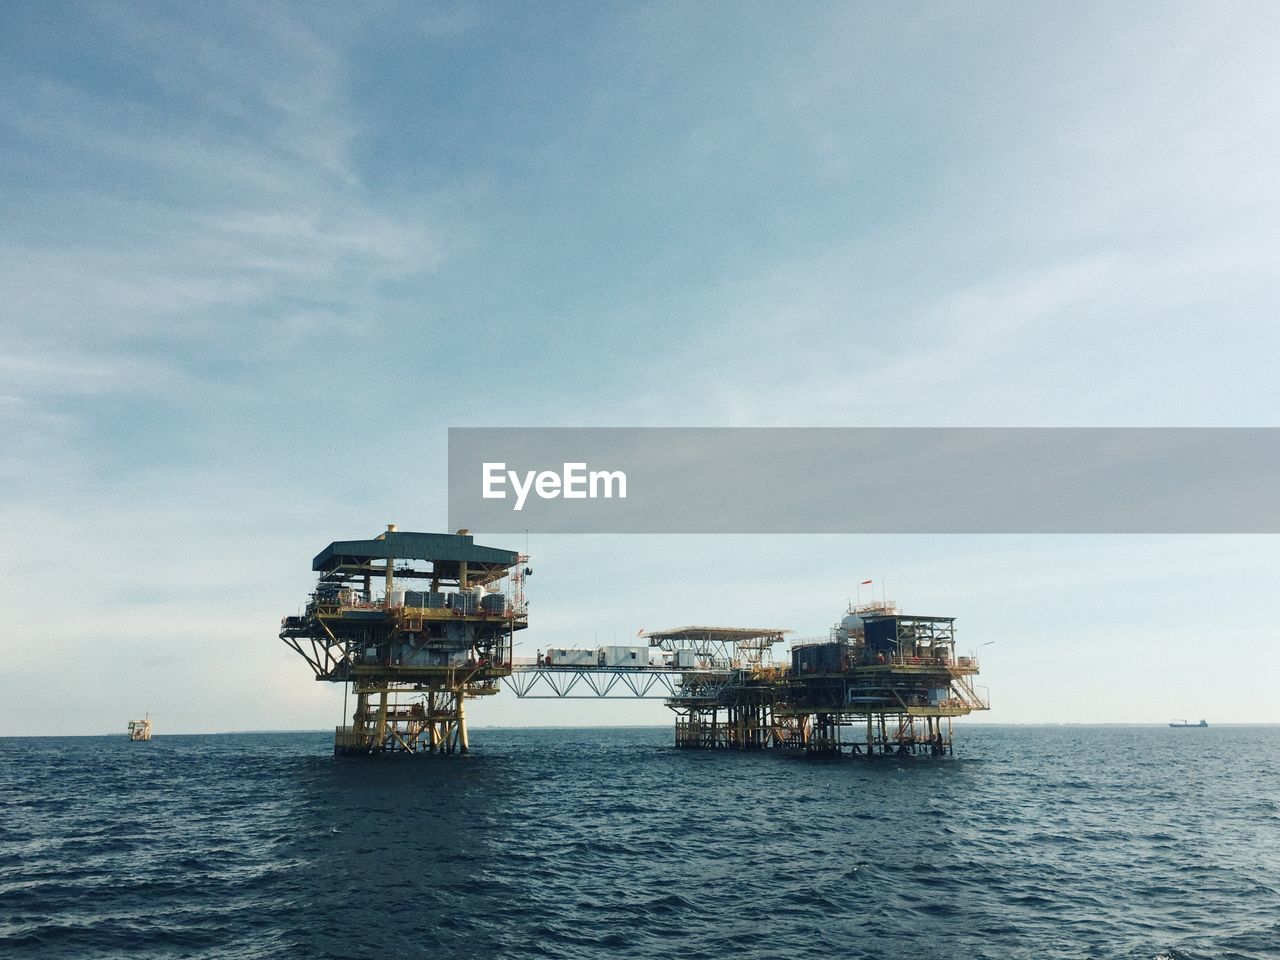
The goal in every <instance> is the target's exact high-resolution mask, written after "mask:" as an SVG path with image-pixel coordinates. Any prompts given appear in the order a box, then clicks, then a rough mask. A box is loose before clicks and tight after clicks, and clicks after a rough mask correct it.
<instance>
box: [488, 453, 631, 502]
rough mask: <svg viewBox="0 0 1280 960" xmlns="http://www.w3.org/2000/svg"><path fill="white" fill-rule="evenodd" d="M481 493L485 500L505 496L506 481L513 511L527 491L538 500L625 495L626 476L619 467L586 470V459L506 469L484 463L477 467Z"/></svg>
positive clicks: (608, 497)
mask: <svg viewBox="0 0 1280 960" xmlns="http://www.w3.org/2000/svg"><path fill="white" fill-rule="evenodd" d="M480 473H481V477H482V481H481V494H480V495H481V496H482V497H483V498H484V499H486V500H505V499H507V484H508V483H510V485H511V490H512V492H513V493H514V494H515V505H514V506H513V507H512V509H514V510H523V509H524V502H525V500H527V499H528V497H529V494H530V492H532V493H534V494H536V495H537V497H538V498H539V499H541V500H555V499H556V498H558V497H563V498H564V499H565V500H595V499H596V498H597V497H603V498H605V499H606V500H609V499H612V498H613V497H617V498H618V499H619V500H625V499H626V498H627V475H626V474H625V473H623V472H622V471H621V470H588V469H587V465H586V463H585V462H583V463H566V464H564V468H563V470H562V471H561V472H560V473H557V472H556V471H554V470H526V471H525V472H524V473H523V474H521V473H520V472H519V471H516V470H508V469H507V465H506V463H502V462H499V463H485V464H483V465H482V466H481V469H480Z"/></svg>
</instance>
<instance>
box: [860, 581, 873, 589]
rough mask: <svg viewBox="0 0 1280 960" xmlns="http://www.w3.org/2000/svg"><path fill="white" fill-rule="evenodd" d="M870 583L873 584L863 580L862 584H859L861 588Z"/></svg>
mask: <svg viewBox="0 0 1280 960" xmlns="http://www.w3.org/2000/svg"><path fill="white" fill-rule="evenodd" d="M870 582H871V581H870V580H863V581H862V583H860V584H859V586H862V587H865V586H866V585H867V584H868V583H870Z"/></svg>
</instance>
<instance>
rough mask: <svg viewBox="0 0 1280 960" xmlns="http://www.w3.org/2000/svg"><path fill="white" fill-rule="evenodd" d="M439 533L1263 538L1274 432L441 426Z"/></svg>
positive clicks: (1275, 501)
mask: <svg viewBox="0 0 1280 960" xmlns="http://www.w3.org/2000/svg"><path fill="white" fill-rule="evenodd" d="M510 465H514V466H510ZM606 466H607V467H608V469H600V468H601V467H606ZM449 526H450V527H451V528H452V529H460V528H463V527H466V528H468V529H472V530H484V531H486V532H487V533H494V534H503V533H523V532H526V531H529V532H533V533H628V534H630V533H645V534H649V533H780V534H809V533H941V534H947V533H1009V534H1021V533H1154V534H1159V533H1271V534H1276V533H1280V429H1277V428H1270V427H1257V428H1254V427H1249V428H1243V427H1241V428H1207V427H1206V428H1201V427H1196V428H1152V429H1142V428H1074V427H1070V428H1067V427H1064V428H977V427H973V428H933V427H911V428H903V429H894V428H835V427H832V428H827V427H812V428H810V427H804V428H791V427H774V428H765V427H761V428H756V427H740V428H689V427H655V428H619V429H611V428H600V427H596V428H570V427H520V428H517V427H512V428H505V427H458V428H451V429H450V430H449Z"/></svg>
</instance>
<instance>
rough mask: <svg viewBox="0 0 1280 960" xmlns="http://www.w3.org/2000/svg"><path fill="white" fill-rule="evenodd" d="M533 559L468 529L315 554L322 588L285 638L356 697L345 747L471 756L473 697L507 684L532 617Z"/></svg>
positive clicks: (338, 744)
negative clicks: (518, 635)
mask: <svg viewBox="0 0 1280 960" xmlns="http://www.w3.org/2000/svg"><path fill="white" fill-rule="evenodd" d="M526 559H527V558H525V557H523V556H521V555H520V554H517V553H514V552H511V551H508V550H499V549H496V548H493V547H482V546H479V545H478V544H476V543H474V541H473V540H472V538H471V536H470V535H469V534H468V533H467V531H465V530H460V531H458V533H457V534H431V533H402V532H400V531H397V530H396V528H395V525H394V524H392V525H389V526H388V528H387V531H386V532H385V533H383V534H381V535H380V536H378V537H375V538H373V539H372V540H351V541H335V542H334V543H331V544H330V545H329V546H328V547H327V548H325V550H324V551H322V552H321V553H320V554H319V555H318V556H317V557H316V558H315V560H314V561H313V562H312V568H313V569H314V570H315V571H316V572H317V573H318V574H319V578H318V581H317V584H316V589H315V591H314V592H313V593H312V594H311V597H310V599H309V600H308V602H307V605H306V608H305V610H304V611H303V613H301V614H300V615H298V616H292V617H285V618H284V620H283V621H282V622H281V628H280V638H281V639H282V640H283V641H284V642H285V643H286V644H288V645H289V646H290V647H292V648H293V649H294V650H295V651H297V652H298V653H299V654H301V655H302V656H303V657H304V658H305V659H306V660H307V662H308V663H309V664H310V665H311V667H312V670H313V671H314V673H315V676H316V679H317V680H323V681H328V682H333V683H342V684H344V685H345V686H346V687H347V689H348V690H349V692H350V693H351V694H354V696H355V709H354V711H353V712H352V713H351V714H350V717H349V720H350V722H349V723H344V724H343V725H342V726H340V727H338V728H337V730H336V731H335V735H334V752H335V753H338V754H367V753H455V752H461V753H465V752H467V750H468V748H469V743H468V741H467V718H466V706H465V703H466V700H467V699H468V698H473V697H482V696H490V695H492V694H495V693H497V692H498V690H499V689H500V688H499V682H500V681H501V679H502V678H503V677H507V676H509V675H510V674H511V662H512V659H511V650H512V646H513V643H514V636H515V632H516V631H517V630H522V629H524V628H525V627H526V626H527V625H528V612H527V609H526V608H525V604H524V595H523V588H522V581H523V577H524V573H525V570H526V568H525V567H524V564H525V562H526ZM375 576H378V577H381V579H382V582H383V584H384V590H383V593H382V595H381V596H376V595H374V594H373V592H372V590H371V583H372V580H373V578H374V577H375ZM401 584H404V585H412V584H417V585H420V586H422V587H424V588H425V589H422V590H417V591H415V590H410V589H400V585H401Z"/></svg>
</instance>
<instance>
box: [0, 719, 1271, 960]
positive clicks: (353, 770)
mask: <svg viewBox="0 0 1280 960" xmlns="http://www.w3.org/2000/svg"><path fill="white" fill-rule="evenodd" d="M330 736H331V735H328V734H321V733H317V734H305V733H304V734H260V735H259V734H235V735H226V736H192V737H180V736H168V737H166V736H157V737H156V739H155V740H153V741H152V742H151V743H149V744H131V743H129V742H127V741H126V740H125V739H124V738H123V737H111V738H96V737H85V738H68V739H9V740H0V800H2V801H3V811H4V816H3V820H2V822H0V956H15V957H16V956H48V957H130V958H133V957H173V956H190V957H335V958H338V957H341V958H345V957H373V956H377V957H598V956H620V957H643V958H663V960H666V958H670V957H680V958H708V960H710V958H715V960H720V958H724V957H731V956H734V957H867V958H872V957H875V958H880V957H883V958H897V957H904V958H917V957H919V958H929V957H932V958H951V957H955V958H965V960H972V958H992V960H995V958H1008V957H1035V958H1079V957H1124V958H1130V957H1132V958H1147V960H1150V958H1155V957H1171V958H1202V957H1203V958H1209V957H1213V958H1226V957H1238V958H1249V960H1261V958H1268V960H1271V958H1275V957H1280V728H1275V727H1234V728H1233V727H1211V728H1209V729H1208V730H1170V729H1168V728H1163V727H1162V728H1154V727H1151V728H1146V727H1111V728H1097V727H1073V728H1047V727H1045V728H1025V727H1024V728H1014V727H977V726H971V727H962V728H960V729H959V735H958V748H957V752H958V755H957V756H956V757H954V758H946V759H934V758H925V757H921V758H915V759H906V760H900V759H877V760H874V761H870V762H868V761H865V760H853V759H847V758H846V759H842V760H837V761H813V760H794V759H784V758H782V757H780V756H777V755H773V754H736V753H699V752H692V751H679V750H675V749H674V748H672V747H671V746H670V741H671V733H670V731H669V730H667V729H640V730H637V729H615V730H474V731H473V734H472V737H473V748H474V749H475V752H474V753H472V754H470V755H469V756H455V757H424V758H401V759H381V760H378V759H373V760H369V759H358V760H353V759H346V760H335V759H334V758H333V757H331V756H330V755H329V751H330V739H329V738H330Z"/></svg>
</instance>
